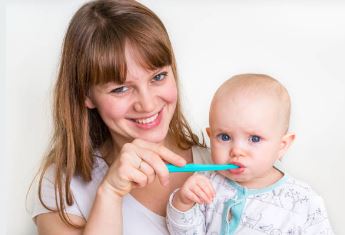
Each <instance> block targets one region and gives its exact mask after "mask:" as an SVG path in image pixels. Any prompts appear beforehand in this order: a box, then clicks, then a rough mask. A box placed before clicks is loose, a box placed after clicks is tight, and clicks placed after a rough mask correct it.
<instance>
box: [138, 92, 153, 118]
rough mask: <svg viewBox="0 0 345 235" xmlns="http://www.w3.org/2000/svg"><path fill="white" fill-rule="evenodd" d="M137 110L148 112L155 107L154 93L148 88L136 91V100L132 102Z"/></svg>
mask: <svg viewBox="0 0 345 235" xmlns="http://www.w3.org/2000/svg"><path fill="white" fill-rule="evenodd" d="M134 109H135V111H137V112H145V113H149V112H152V111H154V109H155V99H154V94H152V92H150V90H149V89H142V90H140V91H139V92H138V96H137V100H136V102H135V104H134Z"/></svg>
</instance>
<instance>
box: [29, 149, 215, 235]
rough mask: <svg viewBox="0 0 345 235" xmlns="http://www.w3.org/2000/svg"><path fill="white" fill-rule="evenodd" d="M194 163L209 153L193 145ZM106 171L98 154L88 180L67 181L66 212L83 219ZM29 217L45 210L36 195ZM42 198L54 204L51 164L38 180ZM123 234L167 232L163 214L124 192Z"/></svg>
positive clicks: (159, 234) (203, 160)
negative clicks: (69, 198)
mask: <svg viewBox="0 0 345 235" xmlns="http://www.w3.org/2000/svg"><path fill="white" fill-rule="evenodd" d="M192 152H193V162H194V163H210V161H211V160H210V152H209V150H208V149H205V148H201V147H197V146H193V147H192ZM107 171H108V165H107V164H106V162H105V161H104V160H103V159H102V158H101V157H100V156H95V162H94V168H93V170H92V180H91V181H90V182H85V181H83V179H82V178H81V177H79V176H74V177H73V178H72V181H71V190H72V192H73V198H74V204H73V205H72V206H69V207H67V208H66V212H67V213H68V214H72V215H77V216H80V217H82V218H84V219H86V220H87V218H88V216H89V213H90V210H91V207H92V205H93V202H94V200H95V196H96V191H97V189H98V186H99V184H100V183H101V182H102V180H103V177H104V176H105V174H106V173H107ZM34 197H35V200H34V204H33V211H32V218H35V217H36V216H37V215H40V214H43V213H49V212H51V211H49V210H47V209H46V208H45V207H44V206H43V205H42V204H41V202H40V201H39V199H38V194H37V193H36V195H34ZM42 199H43V201H44V202H45V204H46V205H47V206H48V207H50V208H56V206H55V191H54V166H51V167H50V168H49V169H48V170H47V172H46V173H45V175H44V179H43V181H42ZM122 208H123V209H122V211H123V234H125V235H137V234H150V235H156V234H157V235H165V234H166V235H168V234H169V232H168V230H167V227H166V222H165V217H163V216H160V215H158V214H156V213H154V212H152V211H151V210H149V209H147V208H146V207H145V206H143V205H142V204H141V203H140V202H139V201H137V200H136V199H135V198H134V197H133V196H132V195H130V194H127V195H126V196H124V198H123V207H122Z"/></svg>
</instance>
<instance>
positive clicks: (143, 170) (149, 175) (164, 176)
mask: <svg viewBox="0 0 345 235" xmlns="http://www.w3.org/2000/svg"><path fill="white" fill-rule="evenodd" d="M165 162H168V163H171V164H174V165H176V166H183V165H185V164H186V161H185V159H183V158H182V157H181V156H179V155H177V154H175V153H174V152H172V151H171V150H169V149H168V148H166V147H164V146H163V145H158V144H155V143H150V142H147V141H144V140H140V139H136V140H134V141H133V142H131V143H126V144H125V145H124V146H123V147H122V149H121V151H120V154H119V156H118V157H117V158H116V160H115V161H114V162H113V164H112V165H111V167H110V169H109V171H108V174H107V175H106V177H105V179H104V181H103V185H102V186H103V187H106V188H107V189H110V190H112V191H113V192H115V193H116V194H117V195H118V196H120V197H122V196H124V195H126V194H127V193H129V192H130V191H131V190H132V188H136V187H145V186H146V185H147V184H150V183H152V182H153V181H154V180H155V177H156V176H158V178H159V180H160V182H161V184H162V185H164V186H165V185H167V184H168V183H169V172H168V169H167V167H166V165H165Z"/></svg>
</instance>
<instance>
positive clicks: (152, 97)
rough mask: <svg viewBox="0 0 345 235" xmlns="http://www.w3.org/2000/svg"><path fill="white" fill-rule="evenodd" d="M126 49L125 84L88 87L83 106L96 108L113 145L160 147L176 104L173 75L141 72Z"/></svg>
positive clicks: (166, 70)
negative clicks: (141, 142)
mask: <svg viewBox="0 0 345 235" xmlns="http://www.w3.org/2000/svg"><path fill="white" fill-rule="evenodd" d="M128 49H129V48H126V62H127V69H128V71H127V77H126V81H125V82H124V83H123V84H117V83H114V82H110V83H106V84H103V85H96V86H94V87H92V88H91V89H90V94H89V96H88V97H87V98H86V100H85V105H86V107H88V108H90V109H93V108H97V110H98V113H99V114H100V116H101V118H102V119H103V121H104V123H105V124H106V125H107V127H108V128H109V130H110V133H111V136H112V139H113V142H114V143H115V144H116V145H118V146H122V145H123V144H124V143H127V142H130V141H132V140H133V139H135V138H140V139H143V140H146V141H150V142H155V143H161V142H163V141H164V139H165V137H166V136H167V133H168V129H169V124H170V121H171V119H172V116H173V114H174V112H175V107H176V102H177V87H176V82H175V77H174V74H173V72H172V69H171V66H166V67H162V68H160V69H157V70H154V71H150V70H147V69H145V68H143V67H142V66H141V65H140V64H138V63H137V61H136V60H135V54H133V53H131V50H128Z"/></svg>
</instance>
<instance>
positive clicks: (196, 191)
mask: <svg viewBox="0 0 345 235" xmlns="http://www.w3.org/2000/svg"><path fill="white" fill-rule="evenodd" d="M191 191H192V192H193V194H195V195H197V196H198V198H199V199H200V200H199V201H198V203H200V204H203V203H205V202H206V203H210V202H211V201H212V199H211V198H212V197H211V196H209V195H208V194H207V193H206V192H205V191H204V190H203V189H202V188H201V187H200V186H199V185H197V186H196V187H193V188H191Z"/></svg>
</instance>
